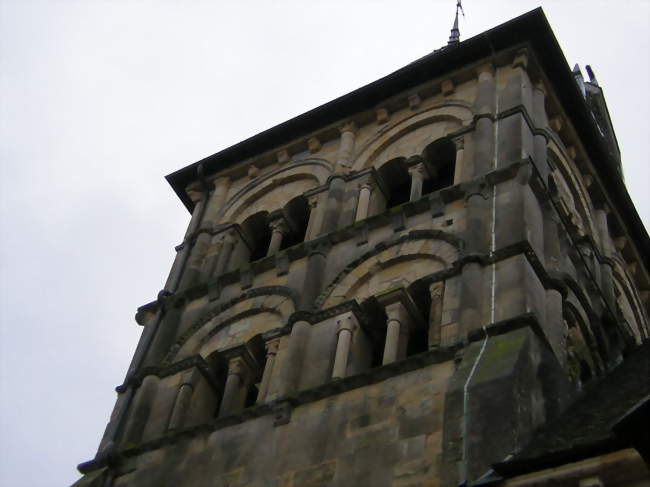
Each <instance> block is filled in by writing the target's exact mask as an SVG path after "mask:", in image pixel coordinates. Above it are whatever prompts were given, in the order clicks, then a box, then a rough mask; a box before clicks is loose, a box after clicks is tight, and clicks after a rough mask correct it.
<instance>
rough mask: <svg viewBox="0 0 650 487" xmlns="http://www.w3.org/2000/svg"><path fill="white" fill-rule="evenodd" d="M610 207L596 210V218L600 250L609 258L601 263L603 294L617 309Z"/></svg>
mask: <svg viewBox="0 0 650 487" xmlns="http://www.w3.org/2000/svg"><path fill="white" fill-rule="evenodd" d="M608 211H609V208H607V207H605V208H602V209H597V210H596V211H594V220H595V222H596V227H597V228H598V233H599V236H600V252H601V255H602V256H603V257H605V258H606V259H607V260H606V261H604V262H602V263H601V264H600V281H601V282H600V285H601V289H602V292H603V296H604V298H605V301H606V302H607V305H608V306H609V307H610V308H611V309H612V310H615V309H616V292H615V290H614V289H615V286H614V270H613V269H612V265H611V263H610V261H609V259H611V257H612V247H613V244H612V238H611V236H610V234H609V224H608V223H607V213H608Z"/></svg>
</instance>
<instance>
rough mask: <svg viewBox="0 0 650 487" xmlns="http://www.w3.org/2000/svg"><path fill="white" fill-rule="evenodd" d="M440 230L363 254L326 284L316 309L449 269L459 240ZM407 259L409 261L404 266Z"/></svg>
mask: <svg viewBox="0 0 650 487" xmlns="http://www.w3.org/2000/svg"><path fill="white" fill-rule="evenodd" d="M439 233H440V234H441V233H442V232H439ZM439 233H438V232H435V231H426V232H412V233H411V234H408V235H405V236H403V237H402V238H400V239H398V240H396V241H395V242H393V243H392V244H389V245H388V246H382V247H380V248H379V249H375V250H374V251H371V252H368V253H366V254H364V255H363V256H362V257H360V258H359V259H357V260H355V261H354V262H352V263H350V264H349V265H348V266H346V267H345V269H344V270H343V271H342V272H340V273H339V274H338V275H337V276H336V278H335V279H334V280H333V281H332V282H331V283H330V284H329V285H328V286H327V287H326V288H325V291H323V293H322V294H321V295H320V296H319V297H318V299H317V300H316V303H315V307H316V309H319V308H323V309H325V308H329V307H331V306H335V305H337V304H340V303H342V302H345V301H348V300H350V299H357V301H359V302H360V301H363V300H364V299H366V298H368V297H370V296H372V295H374V294H377V293H380V292H382V291H385V290H387V289H390V288H393V287H397V286H407V285H410V284H412V283H413V282H415V281H416V280H418V279H421V278H422V277H425V276H427V275H430V274H434V273H436V272H439V271H442V270H445V269H448V268H449V267H451V265H452V263H453V262H455V261H456V260H457V259H458V256H459V247H460V241H459V240H457V239H456V237H452V236H451V235H448V234H444V235H440V234H439ZM441 237H442V238H441ZM444 237H447V238H444ZM404 263H407V264H408V265H406V266H402V265H401V264H404ZM414 264H415V265H414Z"/></svg>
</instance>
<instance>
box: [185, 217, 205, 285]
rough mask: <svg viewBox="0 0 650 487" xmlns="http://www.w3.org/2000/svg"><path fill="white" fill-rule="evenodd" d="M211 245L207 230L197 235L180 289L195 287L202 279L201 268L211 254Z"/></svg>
mask: <svg viewBox="0 0 650 487" xmlns="http://www.w3.org/2000/svg"><path fill="white" fill-rule="evenodd" d="M209 244H210V234H209V233H208V232H207V231H206V230H205V229H202V230H201V233H199V234H198V235H197V237H196V240H195V241H194V245H193V246H192V250H191V252H190V255H189V258H188V259H187V264H186V265H185V272H183V278H182V279H181V282H180V284H179V286H178V287H179V288H180V289H185V288H188V287H191V286H193V285H194V284H196V283H197V280H200V278H201V277H202V276H201V268H202V267H203V262H204V260H205V259H206V257H207V255H208V253H209Z"/></svg>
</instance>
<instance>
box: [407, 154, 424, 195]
mask: <svg viewBox="0 0 650 487" xmlns="http://www.w3.org/2000/svg"><path fill="white" fill-rule="evenodd" d="M408 171H409V174H410V176H411V196H410V201H416V200H419V199H420V198H421V197H422V184H423V183H424V176H425V171H426V170H425V169H424V164H422V163H421V162H420V163H418V164H416V165H415V166H411V167H409V169H408Z"/></svg>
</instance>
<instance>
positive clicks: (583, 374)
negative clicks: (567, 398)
mask: <svg viewBox="0 0 650 487" xmlns="http://www.w3.org/2000/svg"><path fill="white" fill-rule="evenodd" d="M591 377H592V373H591V367H589V365H588V364H587V362H585V361H584V360H581V361H580V382H582V383H583V384H584V383H585V382H588V381H589V380H591Z"/></svg>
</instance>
